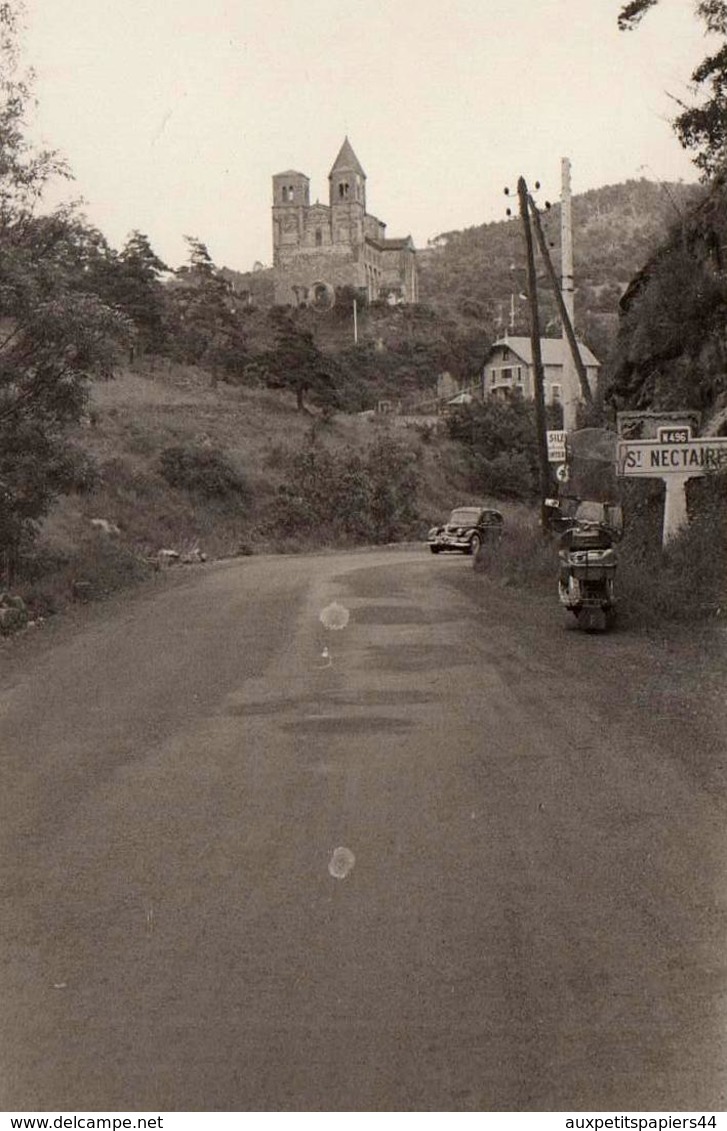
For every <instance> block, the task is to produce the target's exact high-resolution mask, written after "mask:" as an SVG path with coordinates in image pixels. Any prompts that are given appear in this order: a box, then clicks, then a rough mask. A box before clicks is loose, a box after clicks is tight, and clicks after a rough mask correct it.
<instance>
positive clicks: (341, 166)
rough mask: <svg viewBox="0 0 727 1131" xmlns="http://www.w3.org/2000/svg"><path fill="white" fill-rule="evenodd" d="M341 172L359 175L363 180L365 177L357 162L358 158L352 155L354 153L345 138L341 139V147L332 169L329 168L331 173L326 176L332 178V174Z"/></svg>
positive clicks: (359, 163)
mask: <svg viewBox="0 0 727 1131" xmlns="http://www.w3.org/2000/svg"><path fill="white" fill-rule="evenodd" d="M343 172H346V173H360V174H361V176H362V177H364V178H365V177H366V174H365V173H364V171H363V169H362V167H361V162H360V161H359V159H358V157H357V156H356V154H355V153H354V151H353V149H352V147H351V142H350V141H349V140H348V138H347V137H345V138H344V139H343V145H342V146H341V148H340V149H339V151H338V157H337V158H336V160H335V161H334V162H333V167H332V168H331V171H330V173H329V174H328V176H329V177H332V176H333V174H334V173H343Z"/></svg>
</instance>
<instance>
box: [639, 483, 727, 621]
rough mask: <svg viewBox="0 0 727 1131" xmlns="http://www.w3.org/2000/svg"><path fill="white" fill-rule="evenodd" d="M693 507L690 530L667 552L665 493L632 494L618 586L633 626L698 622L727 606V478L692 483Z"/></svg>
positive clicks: (687, 529) (653, 490)
mask: <svg viewBox="0 0 727 1131" xmlns="http://www.w3.org/2000/svg"><path fill="white" fill-rule="evenodd" d="M662 490H663V489H662ZM629 501H630V504H631V505H630V506H629V505H628V503H629ZM689 504H690V508H689V509H690V514H691V520H690V523H689V526H688V527H686V528H685V529H684V530H683V531H682V532H681V533H680V534H679V536H678V537H677V538H675V539H674V541H673V542H672V543H670V544H669V545H668V546H667V547H666V548H665V549H663V548H662V546H661V514H662V509H661V492H659V491H658V490H656V489H652V490H651V491H646V490H643V491H642V492H640V493H637V492H636V491H635V490H634V489H632V490H631V492H630V493H629V494H627V509H626V515H627V522H628V525H627V530H626V535H625V537H624V540H623V543H622V546H621V552H620V554H619V578H618V584H619V590H620V594H621V598H622V601H623V605H624V612H625V613H626V614H627V616H628V619H629V620H630V621H631V622H632V623H634V624H643V625H651V624H657V623H660V622H662V621H690V620H699V619H703V618H704V617H706V616H710V615H714V614H715V613H717V612H718V611H719V610H720V609H721V608H722V607H723V606H724V605H725V602H726V601H727V577H726V576H725V568H724V563H725V560H726V559H727V475H725V474H724V473H723V474H720V475H709V476H705V478H704V479H701V480H695V481H693V482H692V483H691V484H690V489H689Z"/></svg>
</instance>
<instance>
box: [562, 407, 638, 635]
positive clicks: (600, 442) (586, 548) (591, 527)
mask: <svg viewBox="0 0 727 1131" xmlns="http://www.w3.org/2000/svg"><path fill="white" fill-rule="evenodd" d="M616 443H617V437H616V434H615V433H614V432H611V431H609V430H608V429H604V428H583V429H580V430H578V431H574V432H571V433H569V435H568V437H567V441H566V456H567V460H566V462H567V466H566V468H565V476H564V479H563V482H562V485H561V487H560V490H559V496H560V497H559V498H558V499H551V500H548V502H549V503H550V504H551V505H550V521H549V525H550V526H551V528H552V529H554V530H556V531H557V532H558V533H559V535H560V550H559V555H558V559H559V560H558V595H559V597H560V601H561V604H562V605H564V606H565V608H566V609H569V610H570V612H572V613H573V615H574V617H575V618H576V619H577V621H578V624H579V626H580V627H581V628H583V629H585V630H586V631H588V632H598V631H603V630H605V629H607V628H610V627H611V626H612V625H613V624H614V622H615V620H616V588H615V580H616V549H615V546H616V543H617V542H618V541H620V539H621V536H622V534H623V512H622V509H621V504H620V501H619V498H620V495H619V482H618V478H617V474H616Z"/></svg>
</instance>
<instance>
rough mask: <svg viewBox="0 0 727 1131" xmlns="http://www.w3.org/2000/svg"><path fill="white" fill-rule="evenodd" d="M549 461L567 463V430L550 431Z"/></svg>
mask: <svg viewBox="0 0 727 1131" xmlns="http://www.w3.org/2000/svg"><path fill="white" fill-rule="evenodd" d="M547 435H548V462H549V463H565V435H566V434H565V432H564V431H563V430H562V429H551V430H550V431H549V432H548V434H547Z"/></svg>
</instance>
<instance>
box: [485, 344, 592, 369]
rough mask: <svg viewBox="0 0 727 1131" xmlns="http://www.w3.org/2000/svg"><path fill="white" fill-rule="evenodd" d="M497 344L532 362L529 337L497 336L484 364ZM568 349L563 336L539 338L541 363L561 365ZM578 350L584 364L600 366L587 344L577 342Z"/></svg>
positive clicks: (530, 363)
mask: <svg viewBox="0 0 727 1131" xmlns="http://www.w3.org/2000/svg"><path fill="white" fill-rule="evenodd" d="M498 346H507V347H508V348H509V349H511V350H512V352H513V353H514V354H517V356H518V357H519V358H520V359H521V361H524V362H525V364H526V365H532V364H533V351H532V348H531V346H530V338H519V337H513V338H511V337H507V338H498V340H497V341H496V342H493V343H492V345H491V347H490V349H489V352H488V354H487V357H486V358H485V365H486V364H487V362H488V360H489V358H490V356H491V354H492V352H493V350H495V349H497V348H498ZM567 349H568V342H567V341H565V340H564V339H563V338H541V339H540V353H541V356H542V359H543V365H562V364H563V357H564V354H565V351H566V350H567ZM578 352H579V353H580V355H581V361H582V362H583V364H584V365H589V366H590V365H595V366H600V364H601V363H600V361H599V360H598V358H597V357H595V356H594V355H593V354H592V353H591V351H590V350H589V348H588V346H584V344H583V342H579V343H578Z"/></svg>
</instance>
